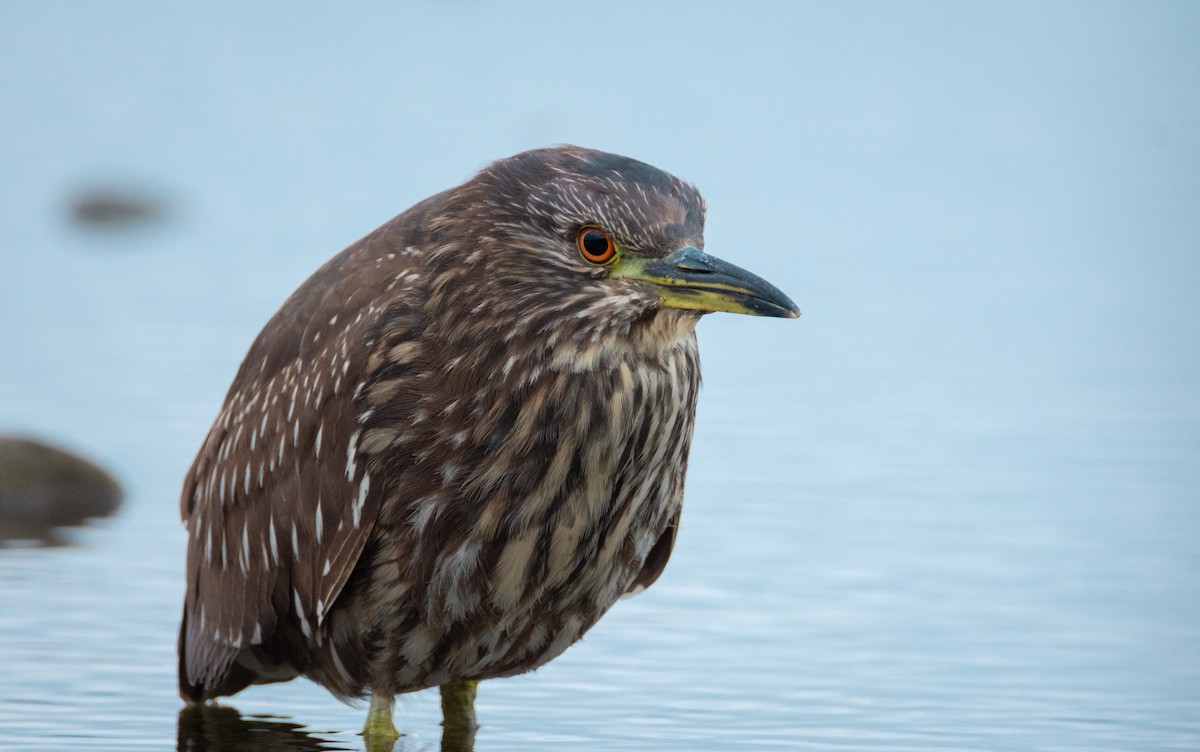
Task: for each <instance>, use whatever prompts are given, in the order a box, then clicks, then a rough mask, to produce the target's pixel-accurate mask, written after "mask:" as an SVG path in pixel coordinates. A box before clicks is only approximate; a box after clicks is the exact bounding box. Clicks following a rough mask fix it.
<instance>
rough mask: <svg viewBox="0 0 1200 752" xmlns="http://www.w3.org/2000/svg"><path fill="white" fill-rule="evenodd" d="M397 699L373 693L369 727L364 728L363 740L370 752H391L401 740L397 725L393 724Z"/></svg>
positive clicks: (388, 695) (368, 716)
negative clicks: (393, 710)
mask: <svg viewBox="0 0 1200 752" xmlns="http://www.w3.org/2000/svg"><path fill="white" fill-rule="evenodd" d="M394 703H395V699H394V698H393V697H392V695H390V694H385V693H383V692H372V693H371V709H370V710H368V711H367V725H366V726H363V739H365V740H366V742H367V750H368V751H369V752H389V751H390V750H391V748H392V745H393V744H395V742H396V740H397V739H399V738H400V732H399V731H397V730H396V724H395V723H393V722H392V707H393V705H394Z"/></svg>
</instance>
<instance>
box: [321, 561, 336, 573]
mask: <svg viewBox="0 0 1200 752" xmlns="http://www.w3.org/2000/svg"><path fill="white" fill-rule="evenodd" d="M332 568H333V562H332V561H330V560H329V559H326V560H325V568H324V569H322V570H321V576H322V577H327V576H328V575H329V570H331V569H332Z"/></svg>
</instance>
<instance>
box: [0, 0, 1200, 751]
mask: <svg viewBox="0 0 1200 752" xmlns="http://www.w3.org/2000/svg"><path fill="white" fill-rule="evenodd" d="M1198 38H1200V10H1197V8H1196V6H1194V5H1192V4H1189V3H1174V4H1172V3H1156V4H1153V5H1150V4H1144V3H1129V4H1123V3H1104V4H1096V3H1062V4H1055V5H1054V6H1053V7H1044V6H1043V4H1037V3H1032V4H1022V3H1018V4H1006V5H1005V6H1004V7H1003V8H998V9H978V8H969V7H966V6H961V5H960V4H954V3H950V4H908V5H904V6H901V5H899V4H872V3H861V4H836V5H830V6H806V7H796V8H793V9H792V10H790V11H788V12H786V13H784V12H782V11H781V10H779V9H767V8H765V7H764V8H757V9H754V8H751V9H740V10H737V11H736V12H733V11H730V10H729V9H726V8H722V7H720V6H716V5H712V6H706V5H698V4H696V3H668V4H661V5H658V6H656V7H655V8H651V9H647V8H644V7H643V6H642V5H641V4H637V3H632V2H631V3H616V4H605V5H604V6H603V7H595V8H591V9H589V10H588V11H587V12H586V13H583V12H580V11H570V10H567V9H564V8H563V7H562V6H561V5H560V4H554V3H544V4H532V3H518V4H514V3H496V2H484V1H482V0H477V1H475V2H468V1H465V0H461V1H459V2H438V3H434V2H424V3H414V4H411V6H410V7H407V8H400V7H391V6H384V5H378V6H375V7H371V8H364V9H357V10H350V11H344V12H342V13H340V14H338V15H336V16H335V15H332V14H329V15H323V16H318V15H317V14H316V13H315V12H311V9H306V8H300V7H297V6H296V5H294V4H280V5H274V6H265V7H262V8H251V9H247V8H245V7H242V6H241V5H239V4H222V3H205V4H203V5H202V6H196V7H192V8H180V7H176V6H168V5H164V4H154V3H149V2H146V3H120V4H117V3H112V4H103V5H101V4H86V3H76V4H65V3H64V4H50V3H34V2H27V3H20V2H12V3H7V4H5V6H4V8H3V9H2V10H0V107H2V108H3V111H2V113H0V114H2V117H0V227H2V228H3V243H2V245H0V322H3V323H2V324H0V431H5V432H28V433H33V434H36V435H39V436H43V437H46V438H49V439H52V440H55V441H59V442H62V443H64V444H66V445H67V446H69V447H71V448H74V449H76V450H79V451H82V452H83V453H85V454H87V455H89V456H92V457H95V458H97V459H98V460H100V461H102V462H103V463H104V464H106V465H107V466H109V467H110V468H112V469H113V470H114V471H115V472H116V473H117V474H118V475H120V477H121V478H122V480H123V481H124V483H125V484H126V487H127V489H128V492H129V494H128V499H127V502H126V506H125V507H124V508H123V509H122V511H121V513H120V514H119V515H118V516H117V517H115V518H113V519H111V520H108V521H104V522H102V523H99V524H96V525H94V526H92V527H89V528H87V529H84V530H81V531H76V532H74V533H72V534H71V539H72V540H73V541H74V543H75V545H72V546H68V547H63V548H56V549H45V550H43V549H33V548H9V549H2V550H0V750H44V749H94V750H118V749H121V750H126V749H163V748H171V747H173V746H174V745H175V744H176V741H177V738H178V735H179V733H180V732H179V729H178V728H177V721H176V714H177V711H178V709H179V706H180V704H179V701H178V700H177V698H176V695H175V688H174V668H175V663H174V646H175V643H174V640H175V630H176V627H177V620H178V615H179V606H180V598H181V595H182V589H183V577H182V571H183V546H184V536H183V532H182V530H181V527H180V525H179V521H178V517H177V512H176V502H177V494H178V488H179V483H180V480H181V477H182V474H183V472H184V470H185V469H186V467H187V465H188V463H189V462H190V460H191V457H192V455H193V453H194V452H195V450H196V449H197V447H198V445H199V442H200V440H201V438H202V437H203V435H204V432H205V431H206V429H207V426H208V424H209V423H210V422H211V420H212V417H213V416H214V415H215V413H216V410H217V409H218V407H219V404H220V401H221V399H222V397H223V395H224V392H225V389H226V388H227V387H228V384H229V381H230V379H231V378H232V375H233V372H234V370H235V369H236V366H237V364H238V363H239V362H240V360H241V357H242V355H243V354H244V352H245V348H246V347H247V346H248V345H249V343H250V341H251V339H252V338H253V336H254V335H255V333H256V332H257V331H258V329H259V328H260V327H261V325H262V324H263V323H264V322H265V321H266V319H267V317H268V316H269V315H270V314H271V313H272V312H273V311H274V310H275V308H276V307H277V306H278V305H279V303H280V302H281V301H282V300H283V299H284V298H285V297H286V296H287V294H288V293H289V292H290V291H291V290H292V289H293V288H294V287H295V286H296V285H297V284H299V283H300V282H301V281H302V280H303V279H304V278H305V277H306V276H307V275H308V274H309V273H310V272H311V271H312V270H313V269H315V268H316V267H317V266H318V265H319V264H320V263H321V262H323V261H324V260H325V259H326V258H327V257H328V256H330V255H332V254H333V253H335V252H336V251H338V250H340V249H341V248H343V247H344V246H345V245H347V244H349V243H350V242H352V241H353V240H354V239H356V238H357V237H359V236H361V235H363V234H365V233H366V232H367V231H369V230H370V229H372V228H374V227H375V226H377V225H378V224H380V223H381V222H383V221H384V220H386V219H387V218H389V217H391V216H392V215H394V214H395V213H397V212H399V211H400V210H402V209H403V208H405V207H407V206H408V205H410V204H411V203H413V202H414V201H416V200H419V199H420V198H423V197H424V196H427V195H429V194H431V193H433V192H435V191H438V190H441V189H443V188H445V187H448V186H450V185H453V184H455V183H457V182H460V181H461V180H462V179H464V178H466V177H467V176H468V175H470V174H471V173H472V172H473V171H474V170H476V169H478V168H479V167H480V166H482V165H483V164H484V163H486V162H487V161H488V160H490V159H493V158H497V157H501V156H505V155H508V154H511V153H514V152H516V151H520V150H522V149H526V148H530V147H534V146H541V145H545V144H549V143H557V142H572V143H579V144H584V145H588V146H593V147H597V148H603V149H608V150H612V151H617V152H621V153H625V154H629V155H631V156H635V157H638V158H641V159H644V160H646V161H649V162H652V163H654V164H657V165H659V166H661V167H663V168H665V169H669V170H671V171H673V172H675V173H677V174H679V175H681V176H684V177H686V178H688V179H690V180H692V181H694V182H696V183H697V184H698V185H699V186H700V188H701V189H702V190H703V192H704V193H705V195H706V197H707V199H708V201H709V206H710V212H709V229H708V233H707V236H708V249H709V250H710V251H712V252H714V253H716V254H718V255H721V256H724V257H726V258H729V259H731V260H733V261H735V262H737V263H739V264H741V265H744V266H747V267H749V268H751V269H753V270H755V271H757V272H759V273H760V274H762V275H763V276H765V277H767V278H768V279H771V280H772V281H773V282H775V283H777V284H778V285H779V286H780V287H781V288H782V289H784V290H785V291H787V292H789V293H790V294H791V295H792V297H793V298H794V299H795V300H796V301H797V302H798V303H799V304H800V306H801V307H802V308H803V309H804V311H805V317H804V318H803V319H801V320H800V321H799V322H783V321H766V320H752V319H749V318H744V317H734V316H724V317H722V316H713V317H710V318H709V319H707V320H706V321H705V322H704V323H703V324H702V325H701V329H700V336H701V344H702V350H703V353H704V358H705V392H704V394H703V395H702V401H701V407H700V416H699V424H698V428H697V432H696V439H695V449H694V452H693V457H692V469H691V472H690V475H689V483H688V498H687V509H686V511H685V516H684V527H683V531H682V533H681V536H680V540H679V544H678V547H677V549H676V553H675V555H674V558H673V560H672V562H671V565H670V567H668V569H667V573H666V575H665V576H664V577H663V579H662V580H661V581H660V583H659V584H657V585H656V586H655V587H654V588H653V589H651V590H650V591H649V592H647V593H646V594H644V595H642V596H640V597H638V598H635V599H632V600H629V601H627V602H624V603H623V604H621V605H620V606H618V607H617V608H616V609H615V610H614V611H613V612H612V613H611V614H610V615H609V616H607V617H606V618H605V620H604V621H602V622H601V624H600V626H598V627H597V628H596V629H595V630H594V631H593V632H591V633H590V634H589V635H588V638H587V639H586V640H585V641H584V642H582V643H581V644H579V645H577V646H576V647H574V648H572V649H571V650H570V651H568V652H567V654H566V655H564V656H563V657H562V658H560V659H559V660H557V661H555V662H553V663H552V664H550V665H549V666H547V667H545V668H544V669H542V670H541V671H539V672H537V673H536V674H534V675H527V676H524V677H519V678H515V679H511V680H503V681H497V682H492V683H485V684H484V685H483V687H482V689H481V693H480V699H479V712H480V716H481V720H482V722H483V724H484V726H483V728H482V730H481V731H480V733H479V738H478V742H477V749H479V750H535V749H544V750H550V749H562V748H572V749H574V748H580V749H613V750H616V749H679V750H694V749H700V748H703V749H722V750H726V749H728V750H752V749H772V748H799V749H823V750H909V749H914V750H915V749H920V750H925V749H955V750H965V749H971V750H1007V749H1012V750H1194V749H1197V748H1200V211H1198V207H1200V48H1198V47H1197V46H1196V43H1195V40H1196V39H1198ZM110 185H115V186H117V187H124V188H129V189H132V190H136V191H142V192H144V193H145V194H147V195H150V196H154V197H158V198H160V199H161V200H162V201H164V202H166V207H167V208H166V214H165V217H164V218H163V219H162V220H161V221H158V222H155V223H150V224H148V225H146V226H139V227H133V228H126V229H120V228H112V229H108V230H89V229H85V228H81V227H79V226H76V225H73V224H72V223H71V222H70V218H69V211H68V206H69V204H70V202H71V201H72V200H73V199H74V198H75V197H76V196H77V195H79V194H80V192H83V191H86V190H88V189H89V188H91V187H93V186H100V187H104V186H110ZM228 704H229V705H231V706H232V707H235V708H236V709H237V710H238V711H240V713H241V714H242V716H243V717H244V719H245V720H246V721H247V723H248V724H251V725H254V724H257V725H258V726H259V727H261V728H264V729H267V730H265V731H256V732H245V731H243V732H240V733H239V732H229V734H230V736H227V737H225V739H226V741H227V742H228V746H230V747H232V746H235V743H236V742H238V740H241V743H242V745H243V747H244V748H252V746H251V747H246V745H259V746H265V745H266V744H267V742H264V741H262V740H266V739H269V740H270V743H273V744H275V745H277V748H281V749H282V748H289V745H290V747H291V748H302V747H303V745H305V744H309V745H310V746H311V744H313V743H328V744H332V745H334V746H342V747H348V748H357V747H359V746H360V745H361V740H360V738H359V737H357V736H355V735H354V732H355V731H356V730H357V729H358V728H360V726H361V723H362V718H363V711H362V709H356V708H349V707H346V706H343V705H341V704H339V703H337V702H336V701H334V700H333V699H332V698H330V697H329V696H328V694H326V693H325V692H324V691H323V690H320V689H319V688H317V687H315V686H313V685H310V684H307V683H292V684H290V685H283V686H275V687H264V688H256V689H253V690H250V691H247V692H245V693H243V694H242V695H239V696H237V697H235V698H233V699H232V700H230V702H229V703H228ZM261 716H267V717H266V718H263V717H261ZM438 720H439V715H438V708H437V698H436V695H435V694H433V693H424V694H417V695H413V696H410V697H408V698H406V699H405V700H404V701H403V702H402V704H401V706H400V708H399V710H398V716H397V721H398V723H399V724H400V725H401V727H402V729H403V730H405V731H406V732H407V733H408V736H406V737H405V738H404V739H402V741H401V743H400V745H399V748H401V749H404V750H421V749H435V748H437V746H438V740H439V731H440V729H439V728H438V726H437V722H438ZM185 731H186V729H185ZM185 735H186V734H185ZM255 740H257V741H255ZM192 743H193V745H194V744H195V743H196V742H195V740H194V739H193V742H192ZM217 746H220V745H217ZM210 748H213V747H210Z"/></svg>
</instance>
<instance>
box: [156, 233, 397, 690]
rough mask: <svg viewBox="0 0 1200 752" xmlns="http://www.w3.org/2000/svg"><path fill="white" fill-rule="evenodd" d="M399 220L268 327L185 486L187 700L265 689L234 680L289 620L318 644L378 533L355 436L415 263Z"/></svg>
mask: <svg viewBox="0 0 1200 752" xmlns="http://www.w3.org/2000/svg"><path fill="white" fill-rule="evenodd" d="M402 219H403V216H402V217H399V218H397V220H394V221H393V223H392V224H391V225H390V226H385V227H384V228H381V229H380V230H379V231H376V232H375V233H373V234H372V235H370V236H368V237H367V238H364V239H363V240H362V241H360V242H359V243H358V244H356V245H355V246H352V247H351V248H350V249H348V250H347V251H346V252H344V253H343V254H341V255H339V256H338V257H336V258H335V259H333V260H332V261H331V262H330V263H329V264H327V265H326V266H325V267H323V268H322V269H321V270H320V271H318V272H317V273H316V274H315V275H313V277H312V278H310V279H309V280H308V281H307V282H306V283H305V284H304V285H303V286H302V287H301V288H300V289H299V290H297V292H296V293H295V294H294V295H293V296H292V297H291V298H289V300H288V301H287V302H286V303H285V304H284V305H283V307H282V308H281V309H280V311H279V312H278V313H277V314H276V315H275V317H274V318H272V320H271V321H270V322H269V323H268V324H267V326H266V327H265V328H264V329H263V331H262V333H261V334H260V335H259V337H258V339H257V340H256V341H255V343H254V345H253V346H252V347H251V349H250V352H249V353H248V354H247V356H246V360H245V361H244V362H243V364H242V366H241V369H240V370H239V372H238V375H237V377H236V378H235V380H234V382H233V386H232V387H231V389H230V391H229V394H228V396H227V397H226V400H225V405H224V407H223V408H222V410H221V412H220V414H219V415H218V416H217V420H216V422H215V423H214V425H213V427H212V429H211V431H210V432H209V435H208V438H207V440H206V441H205V442H204V445H203V447H202V448H201V450H200V452H199V454H198V455H197V457H196V459H195V462H194V463H193V465H192V467H191V469H190V470H189V472H188V474H187V476H186V479H185V482H184V486H183V493H182V497H181V512H182V516H183V519H184V522H185V524H186V526H187V528H188V572H187V576H188V581H187V595H186V598H185V603H184V620H183V623H182V625H181V628H180V644H179V650H180V677H179V678H180V689H181V693H182V694H183V696H184V697H185V698H186V699H189V700H193V701H195V700H200V699H203V698H206V697H212V696H216V695H220V694H228V693H231V692H235V691H237V690H239V689H241V688H242V687H244V686H245V685H246V684H247V683H249V682H250V681H252V680H254V679H256V678H259V677H255V676H248V677H247V676H242V677H240V678H239V677H237V676H234V677H232V678H230V671H231V665H232V664H233V662H234V659H235V658H236V657H237V655H238V654H239V653H240V652H241V651H243V650H247V649H250V648H251V647H252V646H255V645H260V644H262V643H263V642H264V641H265V640H268V639H269V638H270V637H271V636H272V634H273V633H274V632H275V631H276V629H277V628H278V627H279V626H280V624H281V622H282V621H284V620H291V623H292V624H293V625H294V626H295V627H296V628H297V629H298V630H299V632H300V633H301V634H302V635H303V636H304V638H306V639H311V638H313V637H314V635H316V634H317V629H318V627H319V626H320V624H321V623H322V621H323V620H324V619H325V617H326V615H327V614H328V613H329V609H330V607H331V606H332V605H333V603H334V601H335V600H336V599H337V596H338V594H339V593H340V592H341V590H342V588H343V586H344V585H345V584H346V580H347V578H348V577H349V576H350V573H351V572H352V570H353V569H354V566H355V564H356V562H357V561H358V559H359V556H360V555H361V554H362V551H363V548H364V546H365V545H366V543H367V541H368V539H369V537H370V535H371V531H372V528H373V525H374V522H375V520H376V517H377V515H378V509H379V503H380V496H381V493H380V485H381V484H379V483H376V484H375V486H374V487H372V485H371V479H370V476H369V474H368V472H367V463H366V461H365V457H364V456H363V455H362V453H361V452H360V448H359V447H358V439H359V436H360V431H359V430H358V426H359V425H360V423H361V422H362V421H364V420H365V418H366V416H365V415H363V413H362V410H363V408H362V401H363V400H362V397H363V392H364V391H365V389H364V384H365V381H366V379H367V369H368V367H369V366H368V363H367V360H368V357H367V356H368V354H369V353H370V351H371V349H372V344H373V341H372V338H373V337H374V336H375V332H376V331H377V330H378V328H379V325H378V322H379V320H380V318H381V314H382V313H383V312H384V306H385V305H386V304H387V302H388V300H389V297H388V294H389V291H391V292H395V291H396V290H397V289H398V288H397V284H396V281H397V280H403V279H404V276H405V275H404V269H405V264H409V265H411V263H412V262H411V258H410V259H408V260H405V259H404V258H402V257H401V256H402V255H403V254H401V255H397V254H394V253H391V252H389V248H391V247H393V246H394V241H390V240H389V236H390V235H392V234H393V233H392V232H391V231H394V230H395V229H396V226H397V225H400V224H401V223H402ZM389 228H390V230H389ZM385 265H386V266H385ZM385 283H390V284H385ZM400 287H401V288H402V286H400ZM402 293H403V290H402V289H400V293H398V294H402ZM391 313H394V310H393V311H391ZM318 639H319V638H318ZM238 670H239V671H242V673H245V672H244V671H243V670H242V669H238ZM234 673H235V674H236V673H237V672H234ZM284 678H290V676H289V677H284Z"/></svg>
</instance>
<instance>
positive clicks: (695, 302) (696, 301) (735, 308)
mask: <svg viewBox="0 0 1200 752" xmlns="http://www.w3.org/2000/svg"><path fill="white" fill-rule="evenodd" d="M613 276H615V277H626V278H629V279H636V280H640V281H642V282H650V283H652V284H654V285H657V286H658V288H659V291H660V292H661V293H662V297H663V305H664V306H667V307H669V308H685V309H688V310H691V311H703V312H705V313H708V312H711V311H728V312H730V313H746V314H749V315H751V316H774V317H776V318H784V319H794V318H799V316H800V309H799V308H797V307H796V304H795V303H793V302H792V300H791V298H789V297H788V296H786V295H784V294H783V293H782V292H780V290H779V288H777V287H775V285H772V284H771V283H770V282H768V281H766V280H765V279H763V278H762V277H759V276H758V275H756V274H752V273H750V272H748V271H746V270H745V269H742V268H741V267H738V266H734V265H733V264H731V263H729V262H728V261H722V260H721V259H719V258H717V257H716V256H710V255H708V254H707V253H705V252H703V251H701V250H700V249H698V248H693V247H692V246H690V245H689V246H684V247H683V248H680V249H679V250H677V251H675V252H674V253H672V254H671V255H670V256H667V257H666V258H661V259H657V258H637V257H629V256H627V257H625V258H624V259H622V260H621V263H620V265H619V266H618V268H616V269H614V270H613Z"/></svg>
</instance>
